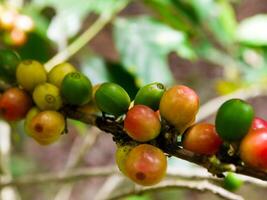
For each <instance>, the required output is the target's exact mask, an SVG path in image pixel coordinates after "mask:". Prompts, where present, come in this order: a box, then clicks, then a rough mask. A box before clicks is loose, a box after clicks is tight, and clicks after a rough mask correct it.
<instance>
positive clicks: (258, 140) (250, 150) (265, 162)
mask: <svg viewBox="0 0 267 200" xmlns="http://www.w3.org/2000/svg"><path fill="white" fill-rule="evenodd" d="M240 157H241V159H242V160H243V161H244V162H245V163H246V164H247V165H250V166H252V167H255V168H258V169H262V170H267V129H266V128H261V129H256V130H251V131H250V132H249V133H248V134H247V135H246V136H245V137H244V138H243V140H242V142H241V145H240Z"/></svg>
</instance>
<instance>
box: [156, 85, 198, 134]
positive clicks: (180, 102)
mask: <svg viewBox="0 0 267 200" xmlns="http://www.w3.org/2000/svg"><path fill="white" fill-rule="evenodd" d="M198 109H199V98H198V95H197V94H196V93H195V91H194V90H192V89H191V88H189V87H186V86H184V85H176V86H173V87H172V88H170V89H168V90H167V91H166V92H165V93H164V94H163V96H162V98H161V101H160V107H159V110H160V115H161V117H162V118H164V119H165V120H167V121H168V122H169V123H170V124H172V125H173V126H175V127H176V128H177V129H178V131H179V132H180V133H183V132H184V131H185V129H186V128H188V127H189V126H190V125H191V124H192V123H193V122H194V120H195V116H196V114H197V112H198Z"/></svg>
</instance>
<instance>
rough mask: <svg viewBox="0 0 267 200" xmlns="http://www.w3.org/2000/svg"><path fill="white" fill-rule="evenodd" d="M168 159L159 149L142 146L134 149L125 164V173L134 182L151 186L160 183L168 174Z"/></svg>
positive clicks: (146, 145) (147, 145)
mask: <svg viewBox="0 0 267 200" xmlns="http://www.w3.org/2000/svg"><path fill="white" fill-rule="evenodd" d="M166 168H167V159H166V156H165V155H164V153H163V152H162V151H161V150H160V149H159V148H157V147H154V146H152V145H149V144H141V145H138V146H137V147H134V148H133V149H132V150H131V151H130V153H129V154H128V157H127V159H126V162H125V171H126V174H127V175H128V177H129V178H130V179H131V180H133V181H134V182H136V183H138V184H140V185H144V186H149V185H154V184H157V183H159V182H160V181H161V180H162V179H163V178H164V176H165V174H166Z"/></svg>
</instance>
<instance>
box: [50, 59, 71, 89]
mask: <svg viewBox="0 0 267 200" xmlns="http://www.w3.org/2000/svg"><path fill="white" fill-rule="evenodd" d="M75 71H76V69H75V67H74V66H73V65H71V64H70V63H67V62H64V63H61V64H58V65H56V66H55V67H53V69H52V70H51V71H50V72H49V73H48V82H49V83H52V84H53V85H55V86H57V87H58V88H60V87H61V83H62V81H63V79H64V77H65V76H66V75H67V74H69V73H71V72H75Z"/></svg>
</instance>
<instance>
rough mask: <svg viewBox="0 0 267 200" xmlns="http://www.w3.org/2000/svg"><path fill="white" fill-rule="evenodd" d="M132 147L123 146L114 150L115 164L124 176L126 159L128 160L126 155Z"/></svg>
mask: <svg viewBox="0 0 267 200" xmlns="http://www.w3.org/2000/svg"><path fill="white" fill-rule="evenodd" d="M133 147H134V146H133V145H124V146H118V147H117V150H116V154H115V157H116V164H117V166H118V168H119V170H120V171H121V172H122V173H123V174H124V175H127V174H126V170H125V163H126V159H127V158H128V154H129V153H130V151H131V150H132V149H133Z"/></svg>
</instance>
